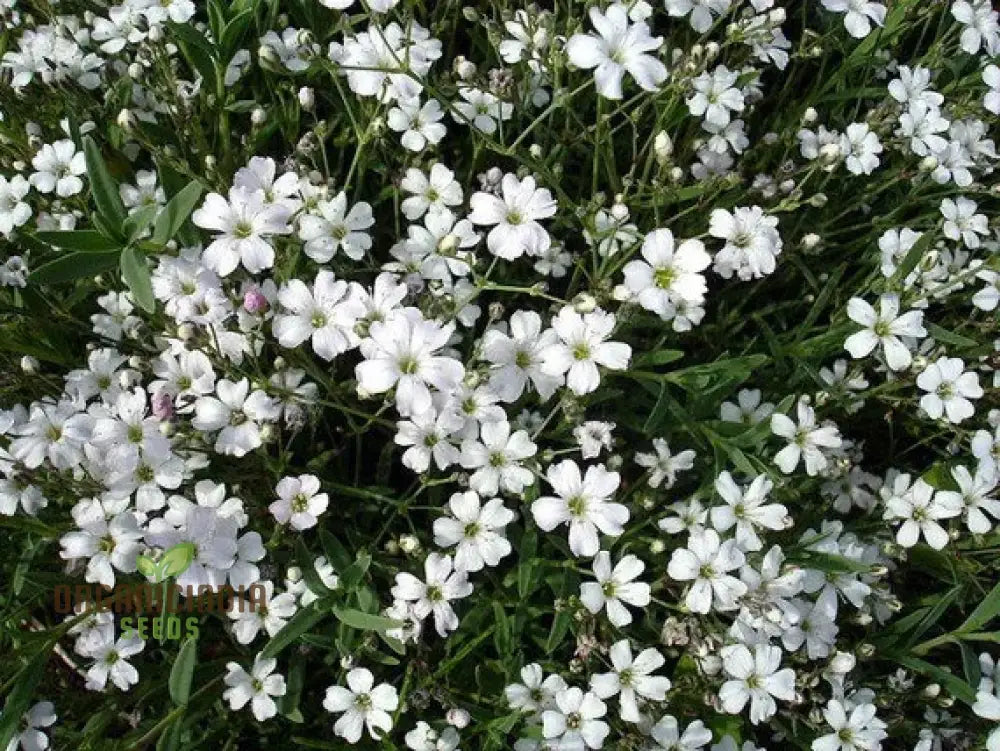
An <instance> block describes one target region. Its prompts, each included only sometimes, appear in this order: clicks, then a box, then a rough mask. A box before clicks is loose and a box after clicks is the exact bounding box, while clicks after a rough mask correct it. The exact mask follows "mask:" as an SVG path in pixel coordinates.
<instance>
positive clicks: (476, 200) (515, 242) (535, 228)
mask: <svg viewBox="0 0 1000 751" xmlns="http://www.w3.org/2000/svg"><path fill="white" fill-rule="evenodd" d="M500 190H501V197H498V196H495V195H493V194H492V193H484V192H479V193H474V194H473V195H472V198H471V199H469V207H470V208H471V209H472V211H471V212H470V214H469V221H471V222H472V223H473V224H480V225H484V226H492V227H493V229H491V230H490V232H489V234H488V235H487V236H486V246H487V247H488V248H489V250H490V252H491V253H493V254H494V255H495V256H498V257H499V258H503V259H504V260H507V261H513V260H514V259H516V258H520V257H521V256H522V255H524V254H525V253H527V254H528V255H530V256H535V255H539V254H541V253H542V252H544V251H545V250H546V249H547V248H548V247H549V245H550V244H551V242H552V241H551V238H549V233H548V232H547V231H546V229H545V228H544V227H543V226H542V225H541V224H540V223H539V220H541V219H548V218H549V217H551V216H553V215H555V213H556V202H555V199H553V198H552V194H551V193H550V192H549V191H548V190H547V189H546V188H539V187H538V186H537V185H536V184H535V178H533V177H531V176H530V175H529V176H527V177H525V178H524V179H523V180H518V179H517V175H514V174H510V173H508V174H506V175H504V176H503V180H502V181H501V183H500Z"/></svg>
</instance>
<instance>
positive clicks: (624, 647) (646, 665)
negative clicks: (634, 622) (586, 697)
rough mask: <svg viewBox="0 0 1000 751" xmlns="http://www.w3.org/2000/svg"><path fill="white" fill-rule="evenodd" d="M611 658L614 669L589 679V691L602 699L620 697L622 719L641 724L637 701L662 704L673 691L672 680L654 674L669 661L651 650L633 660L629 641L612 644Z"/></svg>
mask: <svg viewBox="0 0 1000 751" xmlns="http://www.w3.org/2000/svg"><path fill="white" fill-rule="evenodd" d="M608 656H609V657H610V658H611V665H612V667H613V668H614V670H613V671H612V672H610V673H598V674H595V675H592V676H590V688H591V690H592V691H593V692H594V693H595V694H596V695H597V696H598V697H600V698H601V699H607V698H610V697H612V696H615V695H619V698H618V701H619V703H620V705H621V710H620V711H621V718H622V719H623V720H624V721H625V722H639V721H640V720H641V718H642V716H641V715H640V713H639V704H638V699H644V700H646V701H663V700H664V699H665V698H666V696H667V691H669V690H670V685H671V684H670V679H669V678H666V677H664V676H658V675H651V673H652V672H653V671H654V670H659V669H660V668H661V667H663V664H664V663H665V662H666V660H664V658H663V655H661V654H660V653H659V652H657V651H656V650H655V649H652V648H649V649H644V650H642V652H640V653H639V654H638V655H637V656H636V657H635V659H633V658H632V648H631V647H630V646H629V643H628V639H622V640H621V641H618V642H615V643H614V644H612V645H611V648H610V649H609V650H608Z"/></svg>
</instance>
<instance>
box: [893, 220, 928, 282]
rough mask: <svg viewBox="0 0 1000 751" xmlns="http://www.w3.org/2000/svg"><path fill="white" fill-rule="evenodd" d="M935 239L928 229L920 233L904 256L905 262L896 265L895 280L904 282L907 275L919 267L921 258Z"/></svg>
mask: <svg viewBox="0 0 1000 751" xmlns="http://www.w3.org/2000/svg"><path fill="white" fill-rule="evenodd" d="M933 241H934V233H933V232H930V231H927V232H924V233H923V234H922V235H920V239H918V240H917V241H916V242H915V243H913V247H912V248H910V250H909V251H908V252H907V254H906V255H905V256H904V257H903V262H902V263H900V264H899V266H898V267H896V273H895V274H893V275H892V281H893V282H897V283H898V282H902V281H903V280H904V279H906V277H908V276H909V275H910V272H911V271H913V269H915V268H916V267H917V264H918V263H920V261H921V259H922V258H923V257H924V253H925V252H926V251H927V249H928V248H929V247H930V246H931V243H932V242H933Z"/></svg>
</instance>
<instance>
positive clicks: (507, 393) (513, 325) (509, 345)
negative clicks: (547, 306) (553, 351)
mask: <svg viewBox="0 0 1000 751" xmlns="http://www.w3.org/2000/svg"><path fill="white" fill-rule="evenodd" d="M482 341H483V357H484V358H485V359H486V360H487V361H488V362H489V363H491V364H492V366H493V367H492V370H491V372H490V386H491V387H492V388H493V390H494V391H496V393H497V395H498V396H499V397H500V398H501V399H503V400H504V401H505V402H513V401H517V399H518V398H519V397H520V396H521V394H522V393H523V392H524V389H525V387H526V386H527V385H528V384H529V383H530V384H531V385H533V386H534V387H535V389H536V390H537V391H538V395H539V397H541V399H542V400H543V401H544V400H546V399H548V398H549V397H550V396H552V394H554V393H555V391H556V389H557V388H558V387H559V386H560V384H561V383H562V379H561V378H560V377H558V376H553V375H549V374H548V373H546V372H545V370H544V369H543V367H542V365H543V360H542V358H543V355H544V353H545V352H546V350H548V348H549V347H551V346H553V345H555V344H556V343H557V342H558V341H559V339H558V336H557V334H556V332H555V331H553V330H552V329H546V330H545V331H542V318H541V316H539V315H538V313H535V312H534V311H529V310H518V311H516V312H515V313H514V314H513V315H511V317H510V334H509V335H508V334H505V333H504V332H502V331H499V330H497V329H490V330H488V331H487V332H486V333H485V334H484V335H483V340H482Z"/></svg>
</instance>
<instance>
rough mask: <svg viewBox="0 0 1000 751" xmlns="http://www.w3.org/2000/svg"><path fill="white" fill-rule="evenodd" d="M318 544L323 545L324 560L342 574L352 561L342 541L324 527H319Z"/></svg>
mask: <svg viewBox="0 0 1000 751" xmlns="http://www.w3.org/2000/svg"><path fill="white" fill-rule="evenodd" d="M319 544H320V545H321V546H322V547H323V552H324V553H326V562H327V563H329V564H330V565H331V566H333V568H334V570H335V571H336V572H337V573H338V574H340V575H341V576H343V575H344V572H345V571H347V569H348V567H349V566H350V565H351V563H352V561H353V559H352V558H351V554H350V553H348V552H347V548H345V547H344V545H343V543H341V542H340V540H338V539H337V538H336V537H335V536H334V535H333V533H332V532H328V531H327V530H325V529H320V531H319Z"/></svg>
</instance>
